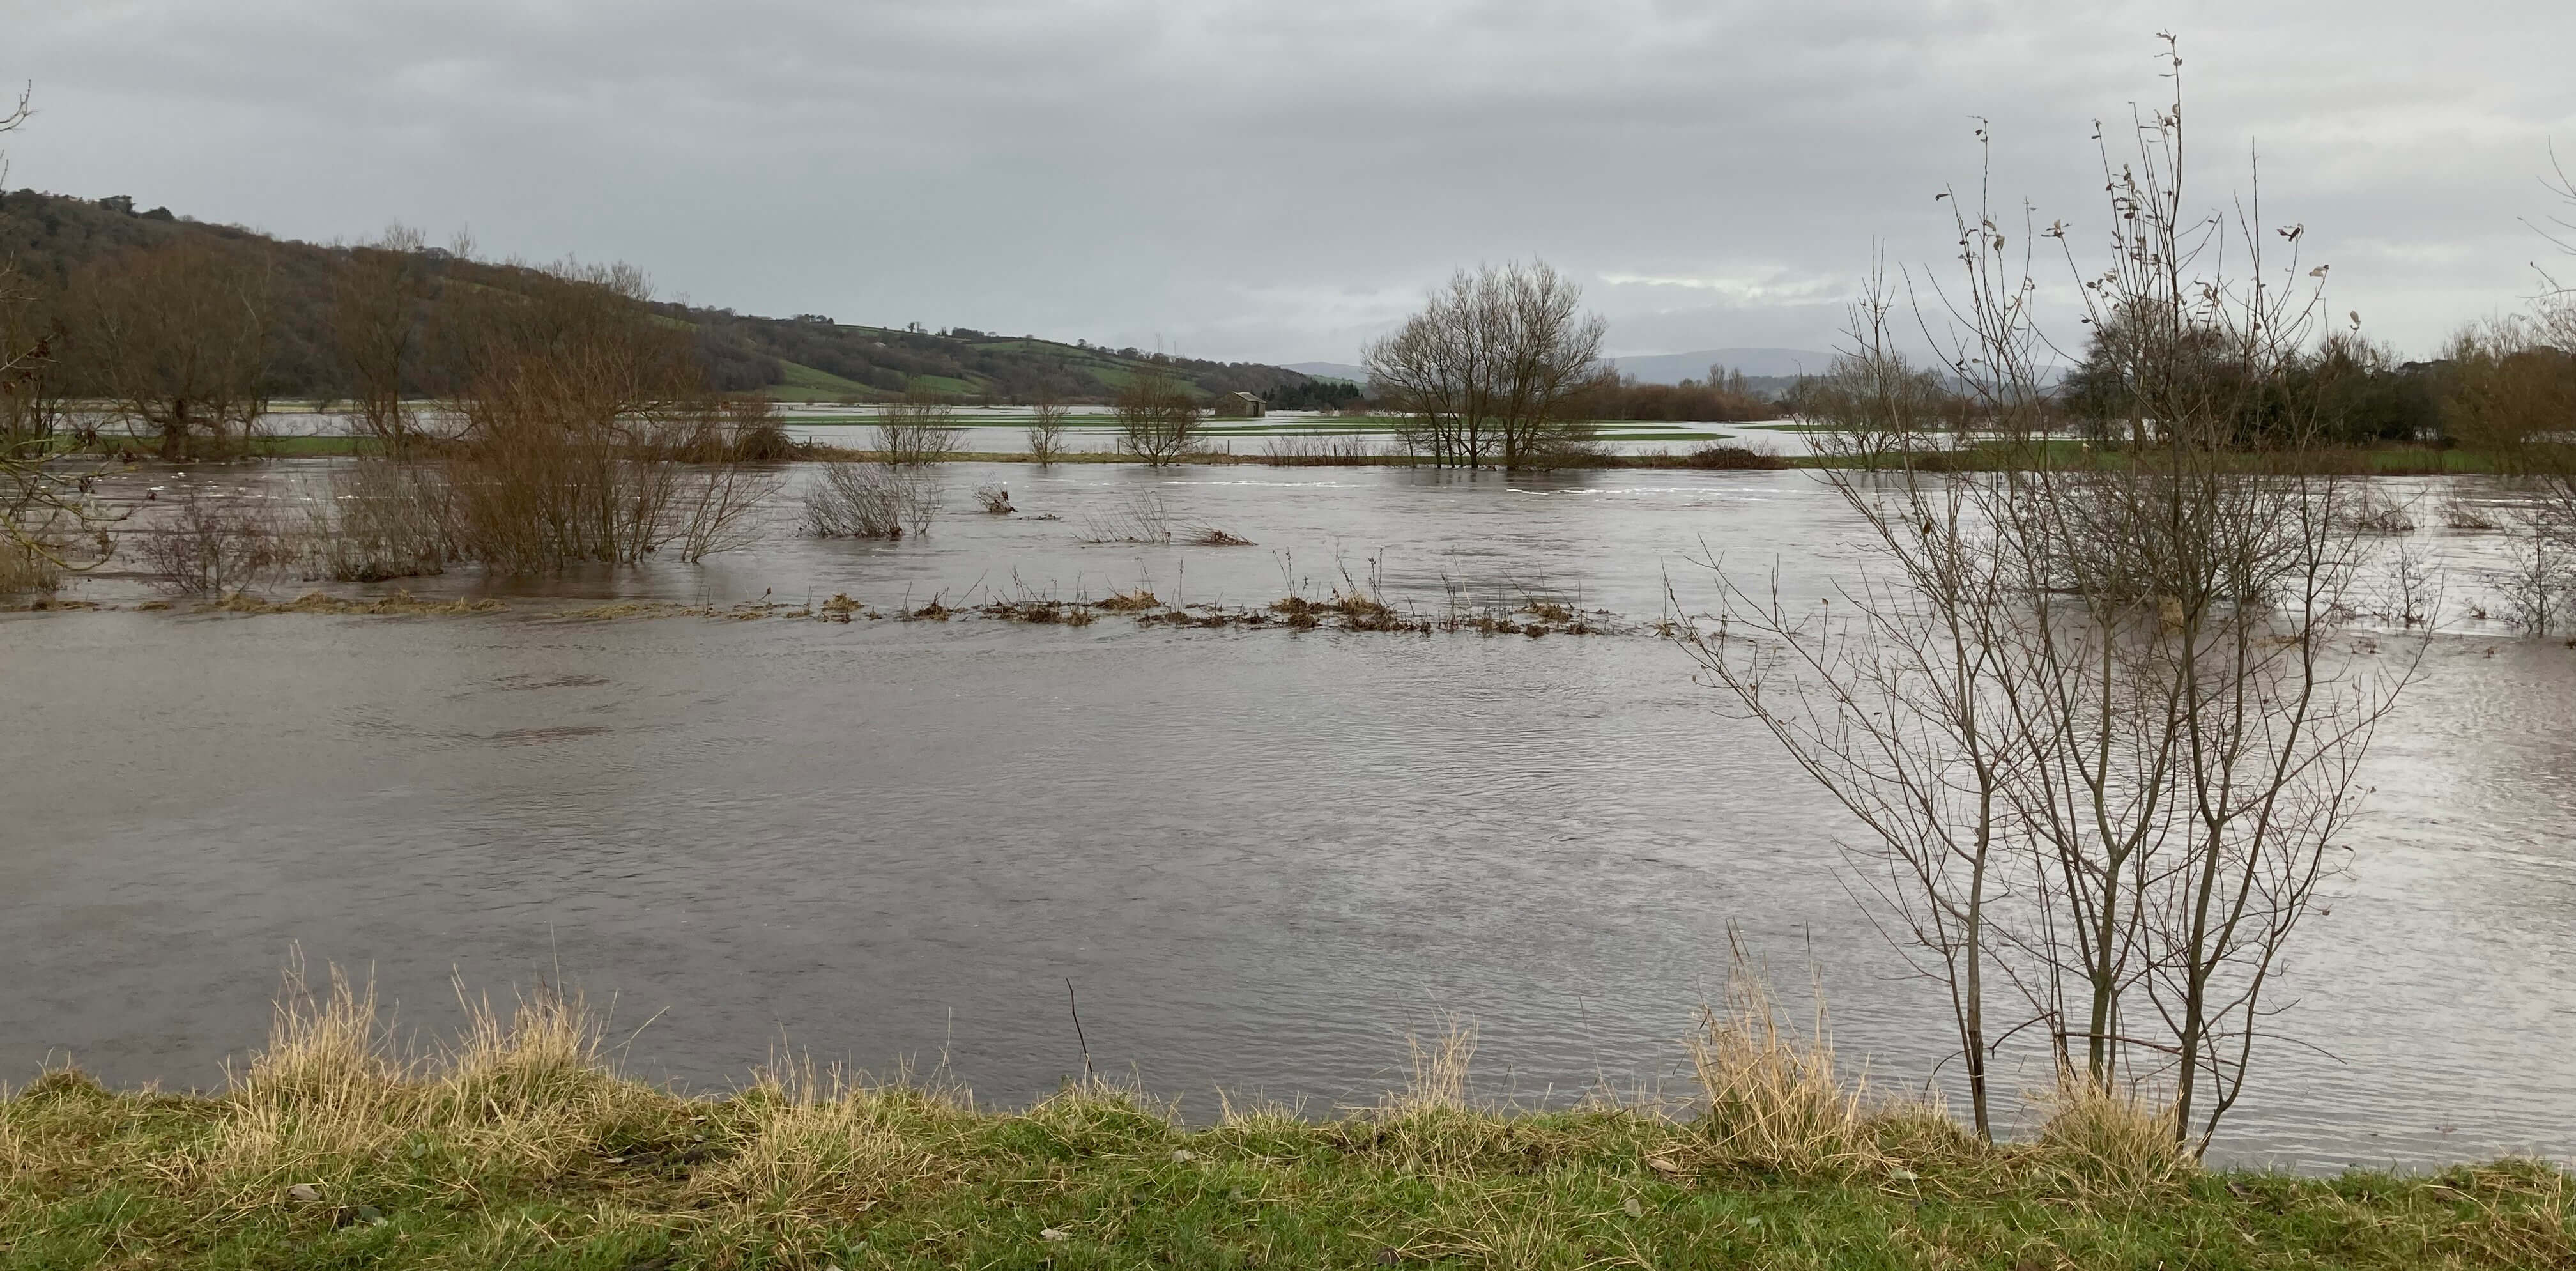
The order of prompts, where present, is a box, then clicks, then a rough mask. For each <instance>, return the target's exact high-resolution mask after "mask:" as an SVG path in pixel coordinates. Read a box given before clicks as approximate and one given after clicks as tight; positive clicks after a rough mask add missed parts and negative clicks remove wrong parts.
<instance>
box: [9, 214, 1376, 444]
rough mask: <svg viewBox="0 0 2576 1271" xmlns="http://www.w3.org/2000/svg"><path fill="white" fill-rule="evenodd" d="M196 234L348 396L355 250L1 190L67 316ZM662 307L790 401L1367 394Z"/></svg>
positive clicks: (1101, 357) (301, 368) (20, 260)
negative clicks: (257, 290)
mask: <svg viewBox="0 0 2576 1271" xmlns="http://www.w3.org/2000/svg"><path fill="white" fill-rule="evenodd" d="M191 237H193V238H198V239H201V240H206V241H212V242H219V243H221V244H223V245H225V246H226V247H228V248H231V249H233V250H239V251H248V252H253V253H256V254H257V255H258V256H259V257H260V258H261V259H262V260H263V262H264V263H265V264H266V266H267V280H268V291H267V296H266V300H267V310H268V315H269V329H268V358H269V363H270V372H271V375H272V384H271V391H272V392H274V393H275V394H276V395H277V396H280V397H308V398H327V397H335V396H340V395H343V394H345V393H346V392H347V391H348V387H347V384H346V377H345V376H344V375H343V374H342V372H341V370H340V368H339V365H338V359H337V356H336V353H335V349H336V347H337V346H336V341H335V339H334V334H333V316H332V315H333V286H334V284H333V279H334V276H335V273H336V271H338V270H339V268H340V267H341V266H342V264H343V263H345V262H346V261H347V260H348V259H349V258H350V252H349V250H348V249H346V248H342V247H335V246H323V245H318V244H313V243H305V242H299V241H295V240H292V239H277V238H272V237H269V236H267V235H264V234H260V233H258V232H256V231H252V230H247V229H243V228H240V227H238V226H229V225H209V224H204V223H201V222H198V221H193V220H189V219H187V218H185V217H182V216H179V215H176V214H174V213H172V212H171V211H170V210H169V209H167V208H152V209H148V210H144V211H137V210H136V209H135V208H134V206H133V203H132V201H131V200H128V199H123V198H113V197H112V198H106V199H82V198H73V197H70V196H67V195H58V194H46V193H40V192H38V191H34V190H19V191H15V192H12V193H7V194H0V261H7V262H11V263H14V264H15V266H16V267H17V269H18V270H19V272H20V274H21V275H22V276H23V278H24V279H25V280H26V282H27V284H28V285H30V286H31V287H32V288H33V289H34V290H35V291H36V293H37V294H38V296H39V298H40V304H39V308H40V310H44V311H47V312H51V313H53V314H55V315H56V316H59V315H60V313H61V312H62V311H63V305H64V303H65V300H64V295H65V292H66V290H67V289H68V288H70V287H71V286H72V285H73V283H74V281H75V280H76V279H77V277H78V276H79V275H80V273H81V271H82V270H83V268H84V267H86V266H90V265H92V264H94V263H96V262H101V261H105V260H108V259H110V258H113V257H116V256H118V255H119V254H121V253H124V252H128V251H131V250H134V249H137V248H146V247H153V246H158V245H162V244H166V243H170V242H174V241H179V240H182V239H186V238H191ZM417 256H418V262H419V264H420V266H421V269H422V273H423V274H424V276H425V278H426V279H427V280H428V285H427V286H426V287H425V289H424V290H425V293H427V294H429V295H435V294H436V293H437V292H438V291H439V290H441V289H443V288H446V287H450V286H457V285H463V286H470V287H477V288H493V289H499V290H503V291H509V290H514V289H517V288H519V287H523V286H524V285H525V281H524V280H525V279H527V278H528V277H529V276H530V275H531V270H530V269H529V268H528V267H527V266H525V265H522V264H518V263H515V262H509V263H496V262H490V261H479V260H472V259H468V258H464V257H458V256H453V255H450V254H448V253H446V252H444V251H438V250H434V249H433V250H427V251H423V252H420V253H418V254H417ZM655 308H656V309H657V310H658V311H659V312H661V313H662V314H663V315H664V316H665V317H668V318H671V319H673V320H676V321H680V322H685V323H687V324H689V325H690V326H693V327H695V328H696V329H697V331H698V348H699V352H700V355H701V357H702V358H703V359H704V361H705V362H706V365H707V368H708V371H709V374H710V376H711V378H712V379H713V380H714V382H715V384H716V386H717V387H718V388H720V389H723V390H725V391H728V392H761V393H766V394H768V395H770V396H772V397H777V398H780V399H783V400H791V401H840V402H864V401H878V400H883V399H886V398H890V397H899V396H902V395H904V394H905V393H907V392H927V393H935V394H940V395H944V396H948V397H951V398H957V399H964V400H988V399H989V400H995V401H1004V402H1023V401H1028V400H1031V399H1033V398H1036V397H1040V396H1048V397H1054V398H1056V399H1059V400H1063V401H1068V402H1098V401H1106V400H1108V399H1109V398H1110V397H1112V396H1114V395H1115V394H1116V393H1117V392H1118V391H1119V389H1121V388H1122V387H1124V386H1125V385H1126V384H1127V383H1128V382H1129V381H1130V380H1131V379H1132V378H1133V377H1135V376H1136V375H1138V374H1140V373H1142V372H1144V371H1146V370H1147V369H1149V368H1155V367H1159V368H1160V369H1162V370H1164V371H1166V372H1168V373H1169V374H1171V375H1173V376H1175V377H1176V378H1178V379H1180V380H1182V381H1183V382H1185V383H1187V384H1189V385H1192V386H1193V387H1195V388H1196V389H1197V390H1198V391H1199V393H1201V394H1202V395H1212V394H1216V393H1227V392H1250V393H1257V394H1260V395H1261V396H1262V397H1264V398H1266V399H1268V400H1269V401H1270V402H1271V404H1272V405H1274V406H1279V407H1283V408H1296V407H1320V406H1331V405H1338V404H1340V403H1342V402H1344V401H1348V400H1349V399H1351V398H1352V397H1354V396H1356V395H1357V394H1356V390H1354V389H1352V388H1351V387H1349V386H1347V385H1342V384H1337V383H1331V382H1328V381H1319V380H1316V379H1314V378H1313V377H1310V376H1306V375H1302V374H1299V373H1298V372H1295V371H1292V370H1288V369H1286V368H1284V367H1277V366H1266V365H1262V364H1259V363H1253V362H1210V361H1202V360H1199V359H1194V358H1173V357H1167V356H1163V355H1158V354H1149V353H1145V352H1143V351H1140V350H1137V349H1132V348H1130V349H1115V350H1113V349H1105V348H1101V347H1098V346H1095V345H1091V344H1088V343H1085V342H1080V341H1077V342H1075V343H1072V344H1065V343H1061V342H1058V341H1053V340H1041V339H1037V338H1035V337H1031V336H1004V335H994V334H988V333H985V332H981V331H972V330H966V329H963V328H960V329H956V330H951V331H946V332H929V331H918V330H900V329H894V328H887V327H872V326H864V325H858V324H852V323H841V322H834V321H832V320H831V319H829V318H826V317H822V316H820V315H813V314H808V315H803V316H799V317H792V318H765V317H756V316H751V315H746V314H737V313H734V312H732V311H731V310H726V309H713V308H692V307H687V306H682V305H676V304H662V305H656V306H655ZM434 310H435V305H434V302H432V301H430V300H427V299H425V300H424V301H423V312H422V315H421V316H422V319H423V322H422V330H423V331H425V332H429V333H431V334H430V335H427V336H424V343H425V344H426V343H433V342H434V333H435V312H434ZM60 352H61V353H62V354H63V355H64V358H65V361H66V364H67V366H70V367H77V365H78V355H79V349H78V348H77V347H76V342H72V343H70V344H67V345H65V347H62V348H61V349H60ZM424 352H425V353H434V351H433V350H428V349H424ZM416 368H417V369H416V371H415V372H414V373H413V374H412V376H410V377H407V382H406V384H405V389H406V391H407V392H413V393H418V394H421V395H435V394H437V393H438V392H440V391H441V389H442V385H441V384H440V382H439V381H438V374H439V371H438V358H437V357H436V356H434V355H432V356H423V357H421V358H419V359H418V360H417V362H416ZM75 391H77V390H75Z"/></svg>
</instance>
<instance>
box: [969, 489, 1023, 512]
mask: <svg viewBox="0 0 2576 1271" xmlns="http://www.w3.org/2000/svg"><path fill="white" fill-rule="evenodd" d="M975 503H976V505H977V506H979V507H981V508H983V509H984V511H985V514H986V515H989V516H1009V515H1010V514H1011V513H1012V512H1013V511H1015V510H1016V509H1014V508H1013V507H1012V506H1011V492H1010V491H1008V490H1005V489H1003V488H1002V487H1000V486H998V485H979V486H977V487H975Z"/></svg>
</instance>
